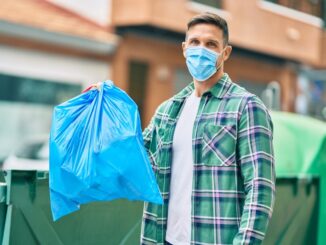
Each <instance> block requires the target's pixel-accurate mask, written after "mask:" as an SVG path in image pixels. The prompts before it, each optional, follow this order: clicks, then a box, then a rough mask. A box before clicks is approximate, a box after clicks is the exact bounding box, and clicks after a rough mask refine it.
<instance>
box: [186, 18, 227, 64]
mask: <svg viewBox="0 0 326 245" xmlns="http://www.w3.org/2000/svg"><path fill="white" fill-rule="evenodd" d="M198 46H202V47H205V48H208V49H210V50H212V51H215V52H217V53H222V52H223V49H224V48H225V51H224V54H223V61H225V60H227V59H228V58H229V55H230V53H231V50H232V48H231V46H226V47H225V46H224V44H223V31H222V30H221V29H220V28H218V27H217V26H215V25H212V24H197V25H195V26H193V27H191V28H190V29H189V30H188V32H187V38H186V40H185V42H183V43H182V49H183V55H184V56H185V52H186V49H187V48H188V47H198Z"/></svg>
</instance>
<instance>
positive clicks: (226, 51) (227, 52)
mask: <svg viewBox="0 0 326 245" xmlns="http://www.w3.org/2000/svg"><path fill="white" fill-rule="evenodd" d="M231 52H232V46H231V45H228V46H226V48H225V51H224V59H223V60H224V61H227V60H228V58H229V57H230V55H231Z"/></svg>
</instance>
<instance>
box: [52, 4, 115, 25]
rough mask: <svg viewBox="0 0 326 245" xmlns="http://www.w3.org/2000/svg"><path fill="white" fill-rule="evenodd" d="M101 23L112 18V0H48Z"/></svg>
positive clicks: (106, 23) (105, 22) (103, 23)
mask: <svg viewBox="0 0 326 245" xmlns="http://www.w3.org/2000/svg"><path fill="white" fill-rule="evenodd" d="M48 1H50V2H52V3H54V4H57V5H59V6H62V7H64V8H67V9H69V10H70V11H73V12H76V13H78V14H79V15H81V16H83V17H86V18H88V19H90V20H92V21H94V22H96V23H98V24H100V25H108V24H109V23H110V20H111V0H48Z"/></svg>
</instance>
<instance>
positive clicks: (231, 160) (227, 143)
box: [202, 124, 237, 166]
mask: <svg viewBox="0 0 326 245" xmlns="http://www.w3.org/2000/svg"><path fill="white" fill-rule="evenodd" d="M236 135H237V133H236V125H223V126H220V125H211V124H208V125H206V126H205V128H204V133H203V148H202V162H203V163H204V164H205V165H208V166H231V165H235V164H236V153H235V151H236Z"/></svg>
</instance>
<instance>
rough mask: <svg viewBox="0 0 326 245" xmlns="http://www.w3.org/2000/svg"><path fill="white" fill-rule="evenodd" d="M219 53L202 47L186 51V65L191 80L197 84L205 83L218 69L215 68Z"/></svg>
mask: <svg viewBox="0 0 326 245" xmlns="http://www.w3.org/2000/svg"><path fill="white" fill-rule="evenodd" d="M220 56H221V54H220V53H216V52H214V51H212V50H209V49H207V48H204V47H190V48H187V49H186V63H187V67H188V70H189V72H190V74H191V75H192V77H193V78H195V79H196V80H197V81H199V82H203V81H206V80H207V79H208V78H210V77H211V76H213V75H214V74H215V73H216V71H217V70H218V69H219V68H217V67H216V64H217V62H218V59H219V57H220Z"/></svg>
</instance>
